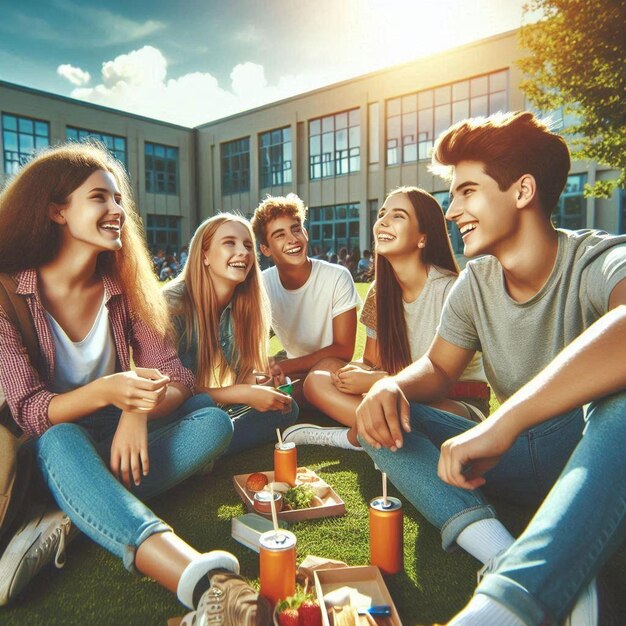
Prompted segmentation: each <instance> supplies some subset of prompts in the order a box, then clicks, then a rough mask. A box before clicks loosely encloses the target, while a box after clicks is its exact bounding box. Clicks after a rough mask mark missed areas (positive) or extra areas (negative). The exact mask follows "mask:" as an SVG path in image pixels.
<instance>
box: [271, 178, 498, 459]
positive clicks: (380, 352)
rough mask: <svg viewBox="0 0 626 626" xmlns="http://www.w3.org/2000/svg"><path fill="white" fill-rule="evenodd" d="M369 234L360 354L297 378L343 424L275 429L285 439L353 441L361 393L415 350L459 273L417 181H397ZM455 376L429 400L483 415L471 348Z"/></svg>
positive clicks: (351, 444)
mask: <svg viewBox="0 0 626 626" xmlns="http://www.w3.org/2000/svg"><path fill="white" fill-rule="evenodd" d="M373 235H374V241H375V244H376V261H375V280H374V282H373V283H372V285H371V287H370V290H369V291H368V294H367V298H366V300H365V304H364V306H363V310H362V312H361V322H362V323H363V324H364V325H365V327H366V332H367V338H366V343H365V350H364V354H363V361H362V362H360V363H349V364H347V365H345V366H343V367H341V368H339V369H337V370H336V371H335V372H334V373H329V372H327V371H320V370H318V371H314V372H311V373H310V374H309V376H308V377H307V379H306V381H305V383H304V394H305V396H306V398H307V400H308V401H309V402H310V403H311V404H313V405H314V406H316V407H317V408H319V409H320V410H321V411H323V412H324V413H326V414H327V415H329V416H330V417H332V418H333V419H335V420H337V421H338V422H340V423H341V424H344V425H345V426H347V428H319V427H317V426H313V425H310V424H298V425H296V426H293V427H292V428H290V429H288V430H287V431H286V432H285V433H284V434H283V439H284V440H286V441H293V442H295V443H297V444H307V443H310V444H320V445H333V446H339V447H345V448H348V449H352V448H359V447H360V446H359V443H358V441H357V438H356V435H357V433H356V429H355V428H354V426H355V423H356V409H357V407H358V406H359V404H360V402H361V399H362V394H364V393H366V392H367V391H369V389H370V387H371V386H372V385H373V384H374V383H375V382H376V381H377V380H379V379H380V378H382V377H384V376H388V375H390V374H395V373H397V372H399V371H400V370H401V369H403V368H404V367H406V366H407V365H409V364H410V363H411V362H413V361H415V360H416V359H418V358H419V357H420V356H422V354H424V353H425V352H426V350H427V349H428V347H429V345H430V342H431V341H432V339H433V338H434V336H435V331H436V328H437V325H438V323H439V318H440V316H441V310H442V308H443V303H444V301H445V299H446V297H447V295H448V293H449V291H450V289H451V288H452V285H453V284H454V281H455V280H456V277H457V276H458V273H459V268H458V265H457V263H456V260H455V258H454V254H453V252H452V247H451V245H450V239H449V237H448V233H447V230H446V225H445V219H444V216H443V211H442V209H441V206H440V205H439V203H438V202H437V201H436V200H435V198H433V196H431V195H430V194H429V193H427V192H426V191H424V190H422V189H420V188H418V187H400V188H398V189H396V190H394V191H392V192H391V193H390V194H389V195H388V196H387V198H386V199H385V202H384V204H383V206H382V207H381V209H380V211H379V212H378V219H377V220H376V223H375V224H374V227H373ZM461 381H462V382H461V383H459V384H458V386H457V387H456V388H455V389H452V390H451V392H450V394H449V396H448V397H447V398H438V399H433V402H432V403H431V404H432V406H436V407H438V408H440V409H443V410H445V411H449V412H451V413H455V414H457V415H462V416H464V417H470V418H472V419H476V420H480V419H484V416H485V415H487V414H488V412H489V389H488V387H487V384H486V382H485V381H486V379H485V374H484V372H483V368H482V362H481V359H480V356H479V355H477V356H476V357H475V358H474V359H473V361H472V362H471V363H470V365H469V366H468V368H467V369H466V371H465V372H464V374H463V375H462V376H461Z"/></svg>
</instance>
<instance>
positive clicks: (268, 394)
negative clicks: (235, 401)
mask: <svg viewBox="0 0 626 626" xmlns="http://www.w3.org/2000/svg"><path fill="white" fill-rule="evenodd" d="M246 404H249V405H250V406H251V407H252V408H253V409H256V410H257V411H261V412H263V413H265V412H266V411H282V412H283V413H285V412H287V411H289V410H290V409H291V397H290V396H288V395H286V394H284V393H281V392H280V391H276V389H274V388H272V387H265V386H263V385H250V388H249V390H248V393H247V394H246Z"/></svg>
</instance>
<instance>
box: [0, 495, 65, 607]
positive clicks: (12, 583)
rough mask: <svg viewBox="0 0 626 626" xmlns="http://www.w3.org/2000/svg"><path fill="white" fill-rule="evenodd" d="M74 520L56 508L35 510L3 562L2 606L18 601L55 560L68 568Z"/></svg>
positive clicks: (0, 562) (0, 569)
mask: <svg viewBox="0 0 626 626" xmlns="http://www.w3.org/2000/svg"><path fill="white" fill-rule="evenodd" d="M71 527H72V522H71V521H70V518H69V517H68V516H67V515H65V513H63V511H61V510H59V509H57V508H56V507H54V506H47V507H46V506H43V505H38V506H33V507H32V508H30V509H29V510H28V512H27V519H26V521H25V522H24V524H23V525H22V527H21V528H20V529H19V530H18V531H17V533H15V535H14V536H13V538H12V539H11V541H10V542H9V545H8V546H7V547H6V550H5V551H4V554H3V555H2V558H1V559H0V606H4V605H5V604H7V603H8V602H9V601H10V600H12V599H13V598H15V596H17V595H18V594H19V593H20V592H21V591H22V590H23V589H24V588H25V587H26V585H28V583H29V582H30V581H31V580H32V579H33V578H34V577H35V575H36V574H37V572H39V570H40V569H41V568H42V567H43V566H44V565H46V564H48V563H49V562H50V561H51V560H52V559H53V558H54V564H55V566H56V567H57V568H61V567H63V566H64V565H65V543H66V537H67V535H68V533H69V532H70V529H71Z"/></svg>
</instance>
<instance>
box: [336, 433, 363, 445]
mask: <svg viewBox="0 0 626 626" xmlns="http://www.w3.org/2000/svg"><path fill="white" fill-rule="evenodd" d="M349 432H350V429H349V428H346V429H345V430H344V431H341V433H339V431H337V433H338V435H339V436H338V437H337V439H338V440H340V441H341V447H342V448H346V449H347V450H363V448H361V446H355V445H354V444H353V443H352V442H351V441H350V439H348V433H349Z"/></svg>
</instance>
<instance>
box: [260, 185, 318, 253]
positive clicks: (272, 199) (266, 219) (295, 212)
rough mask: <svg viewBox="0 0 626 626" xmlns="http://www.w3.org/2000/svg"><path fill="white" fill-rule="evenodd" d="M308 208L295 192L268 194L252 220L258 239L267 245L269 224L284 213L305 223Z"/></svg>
mask: <svg viewBox="0 0 626 626" xmlns="http://www.w3.org/2000/svg"><path fill="white" fill-rule="evenodd" d="M307 210H308V209H307V207H306V205H305V204H304V202H303V201H302V199H301V198H300V197H299V196H297V195H296V194H295V193H290V194H287V195H286V196H267V198H265V200H263V202H261V204H259V206H258V207H257V208H256V209H255V210H254V215H253V216H252V220H251V223H252V229H253V230H254V234H255V235H256V238H257V241H258V242H259V243H261V244H263V245H264V246H266V245H267V225H268V224H269V223H270V222H272V221H274V220H275V219H277V218H279V217H282V216H283V215H287V216H289V217H295V218H297V219H298V220H300V223H301V224H304V221H305V220H306V214H307Z"/></svg>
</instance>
